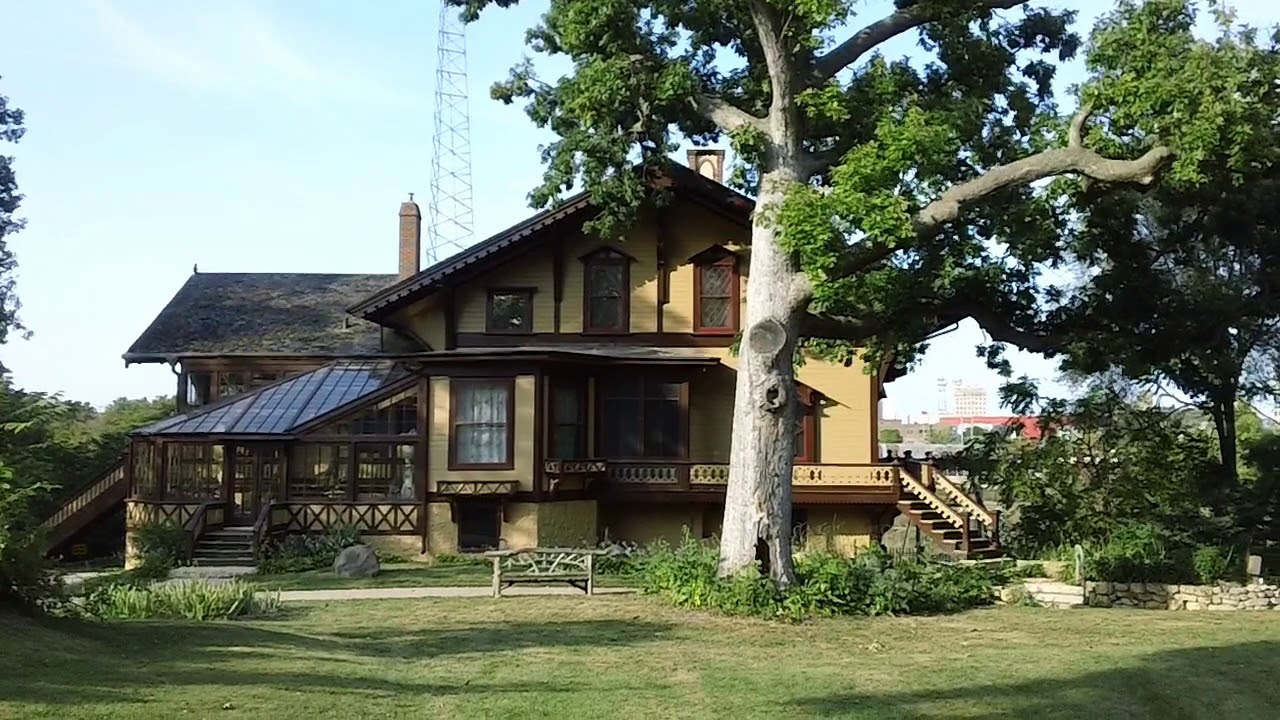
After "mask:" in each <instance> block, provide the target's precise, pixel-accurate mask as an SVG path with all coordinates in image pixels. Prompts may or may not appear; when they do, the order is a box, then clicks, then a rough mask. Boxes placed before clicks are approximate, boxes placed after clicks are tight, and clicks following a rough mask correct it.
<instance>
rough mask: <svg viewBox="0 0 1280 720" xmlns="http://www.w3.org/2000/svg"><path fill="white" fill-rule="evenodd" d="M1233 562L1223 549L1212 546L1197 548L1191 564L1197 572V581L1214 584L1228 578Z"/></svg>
mask: <svg viewBox="0 0 1280 720" xmlns="http://www.w3.org/2000/svg"><path fill="white" fill-rule="evenodd" d="M1230 565H1231V562H1230V560H1228V559H1227V556H1226V555H1224V554H1223V552H1222V551H1221V550H1219V549H1218V548H1216V547H1212V546H1205V547H1201V548H1197V549H1196V551H1195V554H1194V555H1192V556H1191V566H1192V568H1193V569H1194V570H1195V573H1196V581H1197V582H1199V583H1200V584H1201V585H1212V584H1213V583H1216V582H1217V581H1219V580H1224V579H1226V578H1227V574H1228V568H1229V567H1230Z"/></svg>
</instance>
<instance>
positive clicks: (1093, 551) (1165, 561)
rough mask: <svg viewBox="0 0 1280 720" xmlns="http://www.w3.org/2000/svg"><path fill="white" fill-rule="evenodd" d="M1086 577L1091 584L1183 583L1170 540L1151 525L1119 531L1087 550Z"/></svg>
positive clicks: (1116, 530) (1122, 526) (1130, 527)
mask: <svg viewBox="0 0 1280 720" xmlns="http://www.w3.org/2000/svg"><path fill="white" fill-rule="evenodd" d="M1085 574H1086V575H1087V576H1088V579H1090V580H1103V581H1110V582H1179V581H1181V580H1186V579H1188V578H1186V577H1185V575H1186V573H1181V572H1179V568H1178V567H1177V563H1175V562H1174V560H1173V558H1172V556H1171V555H1170V548H1169V545H1168V542H1167V536H1166V535H1165V533H1164V532H1163V531H1162V530H1161V529H1160V528H1158V527H1156V526H1154V525H1150V524H1125V525H1121V526H1119V527H1117V528H1116V529H1115V530H1114V531H1113V532H1112V533H1111V537H1110V538H1108V539H1107V541H1106V542H1104V543H1101V544H1098V545H1094V546H1093V547H1092V548H1086V552H1085Z"/></svg>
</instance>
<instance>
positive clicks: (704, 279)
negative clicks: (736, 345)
mask: <svg viewBox="0 0 1280 720" xmlns="http://www.w3.org/2000/svg"><path fill="white" fill-rule="evenodd" d="M689 261H690V262H691V263H693V331H694V332H696V333H700V334H705V335H734V334H736V333H737V332H738V322H739V318H738V315H739V312H740V310H741V307H742V299H741V295H740V292H739V287H740V286H741V278H740V276H739V274H738V256H737V254H736V253H734V252H733V251H731V250H729V249H728V248H726V247H724V246H723V245H713V246H711V247H709V248H707V249H706V250H703V251H702V252H700V253H698V254H697V255H694V256H693V257H691V258H689Z"/></svg>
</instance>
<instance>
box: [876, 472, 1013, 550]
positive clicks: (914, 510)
mask: <svg viewBox="0 0 1280 720" xmlns="http://www.w3.org/2000/svg"><path fill="white" fill-rule="evenodd" d="M947 504H948V505H951V503H947ZM952 509H953V510H956V511H957V512H958V513H960V514H963V512H962V510H961V509H960V508H956V507H954V506H952ZM898 511H899V512H901V513H902V515H903V516H904V517H905V518H906V519H907V522H908V523H910V524H911V525H913V526H914V527H917V528H919V529H920V531H921V532H922V533H924V534H925V535H928V536H929V538H930V539H931V540H932V541H933V543H934V545H935V546H937V547H938V548H939V549H940V550H942V551H943V553H945V554H947V555H951V556H954V557H958V558H964V559H968V560H975V559H988V558H998V557H1001V555H1002V554H1003V553H1002V552H1001V551H1000V548H999V547H998V546H997V545H996V544H995V543H994V542H993V541H992V538H991V537H989V536H988V535H987V534H986V532H985V529H984V528H983V527H982V525H981V524H980V523H971V525H970V528H969V549H968V551H967V552H966V551H965V548H964V529H963V528H962V527H960V526H959V525H957V524H956V523H955V522H954V521H952V520H950V519H949V518H947V517H946V516H944V515H943V514H942V513H940V512H938V511H937V510H936V509H934V508H933V506H932V505H930V504H929V503H928V502H927V501H926V500H925V499H924V498H923V497H921V496H920V495H918V494H916V492H915V491H914V490H912V489H911V488H910V487H908V486H906V485H904V486H903V487H902V492H901V495H900V496H899V500H898Z"/></svg>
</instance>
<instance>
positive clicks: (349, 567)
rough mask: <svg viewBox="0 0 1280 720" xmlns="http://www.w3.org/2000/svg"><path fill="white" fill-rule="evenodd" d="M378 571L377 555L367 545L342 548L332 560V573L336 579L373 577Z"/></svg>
mask: <svg viewBox="0 0 1280 720" xmlns="http://www.w3.org/2000/svg"><path fill="white" fill-rule="evenodd" d="M380 569H381V568H380V566H379V565H378V554H377V553H375V552H374V551H373V548H371V547H369V546H368V545H352V546H351V547H349V548H344V549H343V550H342V552H340V553H338V557H336V558H334V560H333V573H334V574H335V575H337V576H338V577H345V578H364V577H373V576H374V575H377V574H378V570H380Z"/></svg>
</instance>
